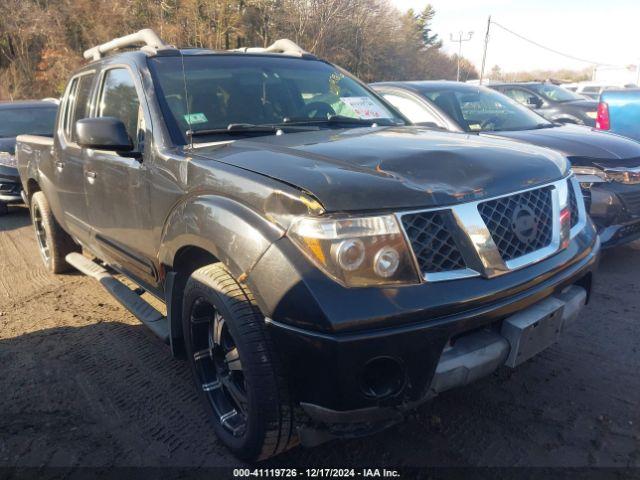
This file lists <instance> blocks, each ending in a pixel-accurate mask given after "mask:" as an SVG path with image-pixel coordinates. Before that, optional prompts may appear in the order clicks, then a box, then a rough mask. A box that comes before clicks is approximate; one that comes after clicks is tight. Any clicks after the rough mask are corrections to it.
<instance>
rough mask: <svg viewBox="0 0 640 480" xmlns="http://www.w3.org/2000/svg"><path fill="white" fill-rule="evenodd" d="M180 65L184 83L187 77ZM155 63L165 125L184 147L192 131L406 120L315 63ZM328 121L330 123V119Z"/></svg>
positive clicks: (216, 58)
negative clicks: (186, 99)
mask: <svg viewBox="0 0 640 480" xmlns="http://www.w3.org/2000/svg"><path fill="white" fill-rule="evenodd" d="M183 60H184V71H185V77H186V78H183V75H182V61H183ZM150 64H151V68H152V71H153V73H154V77H155V83H156V87H157V89H158V95H159V97H160V100H161V103H162V104H163V109H164V111H165V117H167V122H168V123H169V124H170V128H171V126H172V127H173V128H174V130H175V131H177V132H178V134H179V135H178V137H179V138H181V140H182V143H186V136H187V135H186V132H187V131H188V130H191V131H192V132H194V134H195V133H200V134H202V133H204V134H207V133H211V134H221V133H223V134H224V131H223V130H225V129H227V128H229V126H230V125H231V126H232V127H245V128H242V129H240V128H235V129H232V128H230V129H229V130H230V131H233V132H242V133H243V134H245V133H257V134H265V133H268V132H269V130H268V129H265V128H262V129H260V128H253V129H252V128H246V127H248V126H249V127H256V126H265V125H305V124H309V125H315V126H317V128H330V127H334V126H335V125H341V126H345V125H348V126H350V127H353V126H358V125H360V122H359V120H364V121H363V122H362V125H364V126H366V125H371V123H373V121H379V123H380V124H402V123H404V120H403V119H402V118H400V117H398V116H397V115H396V114H395V113H394V112H393V111H392V110H391V109H390V108H389V107H387V106H386V104H385V103H383V101H381V100H379V99H378V98H377V97H375V96H374V95H372V94H371V93H370V92H369V91H368V90H367V89H366V88H365V87H364V86H363V85H362V84H361V83H360V82H358V81H357V80H355V79H354V78H353V77H351V76H349V75H348V74H347V73H346V72H343V71H341V70H339V69H336V68H335V67H333V66H331V65H329V64H327V63H324V62H321V61H317V60H301V59H295V58H287V57H274V56H266V55H255V56H252V55H201V56H195V55H185V56H183V57H156V58H153V59H151V60H150ZM185 91H186V95H185ZM185 97H187V98H188V105H187V102H186V101H185ZM332 117H335V118H332ZM330 118H331V119H332V120H333V121H332V122H328V119H330ZM350 120H351V121H350ZM367 121H369V122H368V123H367ZM342 122H344V124H342ZM194 136H195V135H194ZM198 137H199V139H200V138H201V136H200V135H198Z"/></svg>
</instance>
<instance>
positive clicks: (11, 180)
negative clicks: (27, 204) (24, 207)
mask: <svg viewBox="0 0 640 480" xmlns="http://www.w3.org/2000/svg"><path fill="white" fill-rule="evenodd" d="M21 192H22V184H21V183H20V175H18V170H17V169H15V168H13V167H9V166H6V165H0V202H3V203H20V202H22V197H21V195H20V193H21Z"/></svg>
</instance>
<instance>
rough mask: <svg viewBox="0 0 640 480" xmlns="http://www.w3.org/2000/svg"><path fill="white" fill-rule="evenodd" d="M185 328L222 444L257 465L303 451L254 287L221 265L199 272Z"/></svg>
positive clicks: (190, 287) (191, 284)
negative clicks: (296, 448)
mask: <svg viewBox="0 0 640 480" xmlns="http://www.w3.org/2000/svg"><path fill="white" fill-rule="evenodd" d="M182 324H183V332H184V340H185V347H186V352H187V358H188V359H189V363H190V366H191V371H192V373H193V377H194V380H195V383H196V388H197V389H198V393H199V395H200V397H201V398H202V400H203V401H204V402H205V404H206V407H207V408H208V409H209V411H210V412H211V413H212V414H213V417H212V421H213V427H214V430H215V432H216V434H217V436H218V438H219V439H220V440H221V441H222V443H224V444H225V445H226V446H227V447H228V448H229V449H231V450H232V451H233V453H234V454H235V455H236V456H238V457H240V458H242V459H244V460H249V461H256V460H264V459H266V458H269V457H272V456H274V455H277V454H279V453H282V452H284V451H285V450H287V449H289V448H291V447H293V446H294V445H296V443H297V436H296V435H295V431H294V418H293V414H294V408H293V405H292V403H291V398H290V396H289V389H288V386H287V383H286V380H285V378H284V375H283V373H282V370H281V366H280V363H279V361H278V357H277V354H276V352H275V350H274V347H273V344H272V343H271V340H270V338H269V335H268V332H267V331H266V328H265V326H264V316H263V315H262V314H261V313H260V310H259V309H258V307H257V306H256V304H255V301H254V299H253V295H252V294H251V292H250V291H249V290H248V288H247V287H246V286H244V285H242V284H240V283H238V282H237V281H236V280H235V279H234V278H233V277H232V276H231V275H230V274H229V272H228V271H227V270H226V268H225V267H224V266H223V265H222V264H220V263H215V264H212V265H207V266H206V267H202V268H200V269H198V270H196V271H195V272H193V274H192V275H191V276H190V277H189V279H188V281H187V284H186V287H185V293H184V301H183V310H182Z"/></svg>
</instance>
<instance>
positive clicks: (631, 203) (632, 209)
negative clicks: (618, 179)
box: [618, 191, 640, 215]
mask: <svg viewBox="0 0 640 480" xmlns="http://www.w3.org/2000/svg"><path fill="white" fill-rule="evenodd" d="M618 195H619V196H620V199H621V200H622V203H624V206H625V207H626V208H627V210H628V211H629V213H631V214H632V215H639V214H640V191H636V192H625V193H619V194H618Z"/></svg>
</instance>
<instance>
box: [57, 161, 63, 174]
mask: <svg viewBox="0 0 640 480" xmlns="http://www.w3.org/2000/svg"><path fill="white" fill-rule="evenodd" d="M63 168H64V162H61V161H60V160H56V169H57V170H58V171H59V172H61V171H62V169H63Z"/></svg>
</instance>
